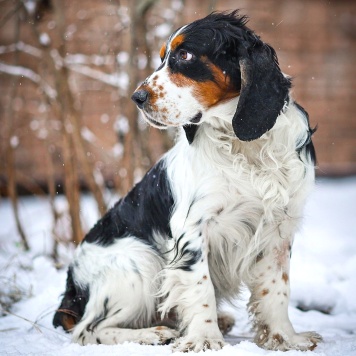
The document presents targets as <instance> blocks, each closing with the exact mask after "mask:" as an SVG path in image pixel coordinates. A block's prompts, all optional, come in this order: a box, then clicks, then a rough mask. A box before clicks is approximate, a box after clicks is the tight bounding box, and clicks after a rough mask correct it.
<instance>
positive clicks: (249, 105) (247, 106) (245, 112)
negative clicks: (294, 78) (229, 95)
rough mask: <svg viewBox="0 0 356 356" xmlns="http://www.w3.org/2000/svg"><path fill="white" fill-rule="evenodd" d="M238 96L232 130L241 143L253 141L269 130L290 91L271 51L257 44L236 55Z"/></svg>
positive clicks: (266, 46) (243, 49)
mask: <svg viewBox="0 0 356 356" xmlns="http://www.w3.org/2000/svg"><path fill="white" fill-rule="evenodd" d="M239 65H240V71H241V92H240V98H239V102H238V105H237V109H236V112H235V115H234V117H233V119H232V126H233V129H234V132H235V134H236V136H237V137H238V138H239V139H240V140H242V141H252V140H255V139H257V138H259V137H261V136H262V135H263V134H264V133H265V132H267V131H268V130H270V129H271V128H272V127H273V125H274V124H275V122H276V120H277V116H278V115H279V113H280V112H281V110H282V108H283V106H284V104H285V101H286V100H287V97H288V92H289V89H290V87H291V83H290V80H289V79H287V78H285V77H284V75H283V74H282V72H281V71H280V69H279V65H278V60H277V57H276V53H275V51H274V49H273V48H272V47H270V46H268V45H266V44H264V43H263V42H262V41H259V40H258V43H255V45H254V46H251V47H250V48H248V49H246V48H241V49H240V51H239Z"/></svg>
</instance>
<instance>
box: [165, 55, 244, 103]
mask: <svg viewBox="0 0 356 356" xmlns="http://www.w3.org/2000/svg"><path fill="white" fill-rule="evenodd" d="M201 59H202V61H203V62H205V63H206V65H207V66H208V68H209V69H210V70H211V72H212V74H213V76H214V80H207V81H205V82H197V81H195V80H193V79H191V78H188V77H186V76H184V75H183V74H181V73H170V74H169V77H170V80H171V81H172V82H173V83H174V84H175V85H176V86H177V87H191V88H192V93H193V96H194V98H195V99H196V100H197V101H199V102H200V103H201V104H202V105H204V106H205V107H206V108H210V107H212V106H214V105H216V104H219V103H221V102H223V101H225V100H228V99H232V98H235V97H236V96H238V95H239V94H240V93H239V91H237V90H235V89H233V88H232V84H231V81H230V78H229V77H228V76H226V75H225V74H224V73H223V72H222V70H221V69H220V68H219V67H217V66H216V65H214V64H213V63H211V62H210V61H209V60H208V59H207V58H206V57H203V58H201Z"/></svg>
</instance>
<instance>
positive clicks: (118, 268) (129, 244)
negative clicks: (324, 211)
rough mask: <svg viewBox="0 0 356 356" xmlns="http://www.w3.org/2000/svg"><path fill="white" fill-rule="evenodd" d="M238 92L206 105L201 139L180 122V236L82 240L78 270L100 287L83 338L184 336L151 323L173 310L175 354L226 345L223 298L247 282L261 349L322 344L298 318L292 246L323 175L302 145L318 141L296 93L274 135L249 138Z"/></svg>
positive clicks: (176, 181) (176, 218)
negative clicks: (192, 257)
mask: <svg viewBox="0 0 356 356" xmlns="http://www.w3.org/2000/svg"><path fill="white" fill-rule="evenodd" d="M237 100H238V99H233V100H231V101H230V102H227V103H225V104H222V105H219V106H218V107H217V108H214V109H211V110H208V111H206V112H205V113H204V115H203V118H202V123H201V124H200V128H199V130H198V132H197V134H196V137H195V139H194V142H193V144H192V145H189V143H188V142H187V140H186V138H185V135H184V132H183V130H182V134H181V135H180V137H179V139H178V142H177V143H176V145H175V146H174V148H173V149H172V150H170V151H169V152H168V153H167V154H166V155H165V156H164V157H163V160H164V162H165V165H166V170H167V175H168V180H169V185H170V187H171V190H172V193H173V196H174V201H175V205H174V209H173V212H172V215H171V220H170V227H171V231H172V235H173V239H165V238H164V237H163V236H160V235H158V234H157V236H155V241H156V242H157V246H158V249H159V251H160V253H159V252H156V251H154V250H153V249H152V248H151V247H150V246H148V245H147V244H144V243H142V242H141V241H139V240H138V239H136V238H135V237H126V238H123V239H118V240H117V241H116V242H115V244H114V245H112V246H110V247H109V248H108V247H100V246H97V245H95V244H93V243H83V244H82V245H81V247H79V248H78V250H77V256H76V259H75V263H74V264H73V276H74V279H75V281H76V282H77V283H79V284H80V285H81V286H82V287H85V286H88V285H89V286H90V299H89V302H88V304H87V306H86V311H85V314H84V316H83V318H82V320H81V321H80V323H79V324H78V325H77V326H76V327H75V329H74V335H73V338H74V340H75V341H77V342H79V343H81V344H86V343H98V342H102V343H118V342H123V341H124V340H127V341H135V342H141V343H152V344H154V343H162V342H165V341H166V340H168V339H171V338H174V337H176V336H177V335H178V334H177V332H176V331H174V330H172V329H168V328H161V327H160V328H158V329H157V328H152V321H153V320H155V313H156V311H157V310H158V309H159V310H160V311H161V312H162V314H163V316H164V314H165V313H168V312H169V311H170V310H172V309H173V308H175V310H176V312H177V314H178V316H179V319H180V334H181V336H182V337H181V338H179V339H177V341H176V344H175V348H176V349H177V350H180V351H187V350H194V351H200V350H205V349H208V348H210V349H220V348H221V347H223V345H224V344H225V343H224V341H223V336H222V334H221V332H220V330H219V327H218V320H217V319H218V316H217V305H218V304H219V301H220V300H222V299H226V300H231V299H233V298H236V296H237V295H238V292H239V286H240V285H241V283H242V282H244V283H245V284H246V285H247V286H248V287H249V288H250V290H251V300H250V303H249V308H250V312H251V314H252V316H253V318H254V319H253V322H254V326H255V329H256V333H257V335H256V342H257V344H258V345H260V346H262V347H265V348H270V349H279V350H288V349H291V348H295V349H301V350H306V349H308V348H310V347H312V346H313V345H315V344H316V343H317V341H319V340H320V336H319V335H317V334H315V333H304V334H296V333H295V331H294V329H293V327H292V325H291V323H290V321H289V318H288V300H289V294H290V292H289V251H290V246H291V245H292V243H293V237H294V233H295V231H296V229H297V228H298V225H299V223H300V221H301V219H302V210H303V206H304V202H305V199H306V197H307V196H308V194H309V192H310V189H311V188H312V186H313V182H314V167H313V163H312V162H311V161H310V158H309V157H307V156H306V154H305V153H303V152H302V153H301V154H300V155H298V153H297V151H296V149H297V148H298V147H297V144H298V143H299V142H305V141H307V139H308V130H309V127H308V122H307V118H306V117H305V116H304V114H303V113H302V112H301V111H300V110H299V109H298V108H297V107H296V106H295V104H294V102H293V100H292V99H290V104H289V105H288V106H286V107H285V109H284V112H283V113H281V114H280V115H279V117H278V118H277V122H276V124H275V125H274V127H273V128H272V129H271V130H270V131H269V132H267V133H265V134H264V135H263V136H262V137H261V138H259V139H257V140H254V141H252V142H242V141H239V140H238V139H237V138H236V136H235V134H234V132H233V129H232V126H231V122H230V120H231V113H232V112H233V110H234V107H236V102H237ZM178 240H180V241H179V244H178ZM184 245H188V246H189V249H190V250H192V251H199V252H200V255H199V259H198V260H197V261H196V263H195V264H193V265H192V266H191V270H190V271H185V270H183V269H181V268H179V267H181V266H182V263H184V258H182V259H180V258H176V256H179V252H181V251H182V250H181V249H182V246H184ZM162 252H166V253H164V254H163V255H162V254H161V253H162ZM162 256H164V257H162ZM93 261H95V263H93ZM106 299H107V303H106V306H105V307H103V306H104V305H105V300H106ZM159 301H162V303H161V305H160V306H158V303H159ZM118 309H120V310H119V311H118ZM105 310H106V315H105V318H106V319H105V320H104V321H101V322H100V323H99V324H98V325H96V321H98V320H100V317H101V316H103V315H104V314H105V313H104V312H105ZM117 325H120V328H118V327H117ZM115 326H116V327H115ZM88 328H89V329H88ZM136 328H139V329H138V330H134V329H136ZM142 328H143V329H142ZM98 340H99V341H98Z"/></svg>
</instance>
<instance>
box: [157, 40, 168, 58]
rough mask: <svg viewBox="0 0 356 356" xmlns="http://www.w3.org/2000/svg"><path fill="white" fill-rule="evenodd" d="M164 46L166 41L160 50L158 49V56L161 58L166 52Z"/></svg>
mask: <svg viewBox="0 0 356 356" xmlns="http://www.w3.org/2000/svg"><path fill="white" fill-rule="evenodd" d="M166 48H167V46H166V42H164V43H163V45H162V47H161V49H160V51H159V56H160V57H161V59H163V58H164V55H165V54H166Z"/></svg>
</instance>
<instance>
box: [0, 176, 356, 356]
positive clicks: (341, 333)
mask: <svg viewBox="0 0 356 356" xmlns="http://www.w3.org/2000/svg"><path fill="white" fill-rule="evenodd" d="M57 204H59V206H61V205H62V206H63V204H65V202H64V200H63V198H61V197H58V201H57ZM82 207H83V209H82V213H83V218H84V219H85V221H86V224H87V227H89V226H90V225H91V224H92V223H93V222H94V221H95V220H96V213H95V205H94V203H93V201H92V199H90V197H85V198H84V199H83V204H82ZM20 209H21V210H20V213H21V219H22V221H23V223H24V227H25V230H26V233H27V235H28V238H29V242H30V246H31V251H30V252H28V253H24V252H22V251H21V249H20V248H19V237H18V235H17V233H16V228H15V222H14V218H13V215H12V210H11V207H10V204H9V202H8V201H7V200H1V201H0V298H1V301H2V302H3V303H9V304H10V303H11V302H13V300H17V299H20V300H19V301H17V302H15V304H14V305H13V307H12V308H11V314H8V315H6V316H2V317H1V316H0V355H59V356H65V355H70V356H72V355H76V356H78V355H95V356H97V355H99V356H100V355H112V354H116V355H140V356H141V355H170V354H171V348H170V346H169V345H167V346H144V345H137V344H133V343H126V344H123V345H116V346H105V345H89V346H85V347H83V346H79V345H76V344H72V343H71V341H70V336H69V335H68V334H65V333H64V332H63V331H62V330H58V329H54V328H53V327H52V324H51V321H52V317H53V313H54V310H55V308H56V307H57V306H58V303H59V299H60V294H61V293H62V292H63V291H64V285H65V278H66V271H65V268H62V269H59V270H57V269H56V268H55V265H54V263H53V261H52V259H51V258H50V257H49V255H50V253H51V247H52V241H51V228H52V226H51V225H52V223H51V214H50V207H49V204H48V202H47V201H46V200H45V199H44V198H41V199H40V198H23V199H21V201H20ZM62 224H63V226H65V221H63V222H62V223H61V225H62ZM59 250H60V257H61V260H62V262H64V264H66V263H68V262H69V261H70V259H71V256H72V254H73V249H72V248H70V247H66V246H64V245H61V246H60V249H59ZM291 269H292V271H291V285H292V297H291V304H290V310H289V311H290V317H291V319H292V322H293V324H294V326H295V328H296V330H297V331H306V330H315V331H317V332H319V333H320V334H322V335H323V337H324V341H323V343H321V344H320V345H319V346H318V347H317V348H316V349H315V350H314V351H313V352H311V351H308V352H306V353H302V352H299V351H289V352H287V353H286V355H288V356H291V355H303V354H305V355H328V356H338V355H340V356H349V355H356V178H347V179H342V180H326V179H325V180H319V181H318V182H317V186H316V189H315V192H314V193H313V195H312V196H311V198H310V200H309V202H308V205H307V207H306V217H305V223H304V225H303V228H302V230H301V231H300V233H299V234H298V236H297V238H296V241H295V245H294V249H293V256H292V266H291ZM247 297H248V296H247V293H246V295H245V297H244V299H243V300H241V301H238V305H239V307H238V308H237V309H233V308H232V307H230V306H226V308H225V309H226V310H228V311H231V312H232V313H233V315H234V316H235V318H236V325H235V327H234V328H233V330H232V332H231V333H230V335H229V337H228V338H227V341H229V342H230V343H231V344H232V345H231V346H230V345H229V346H226V347H224V348H223V349H222V350H220V351H218V352H217V354H218V355H277V354H278V355H282V353H281V352H272V351H265V350H262V349H260V348H258V347H257V346H256V345H255V344H254V343H252V341H251V336H252V334H251V332H250V325H249V322H248V316H247V313H246V311H245V308H244V304H245V303H246V298H247ZM301 309H303V310H307V311H301ZM0 315H1V313H0ZM207 354H211V351H208V352H207Z"/></svg>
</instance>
